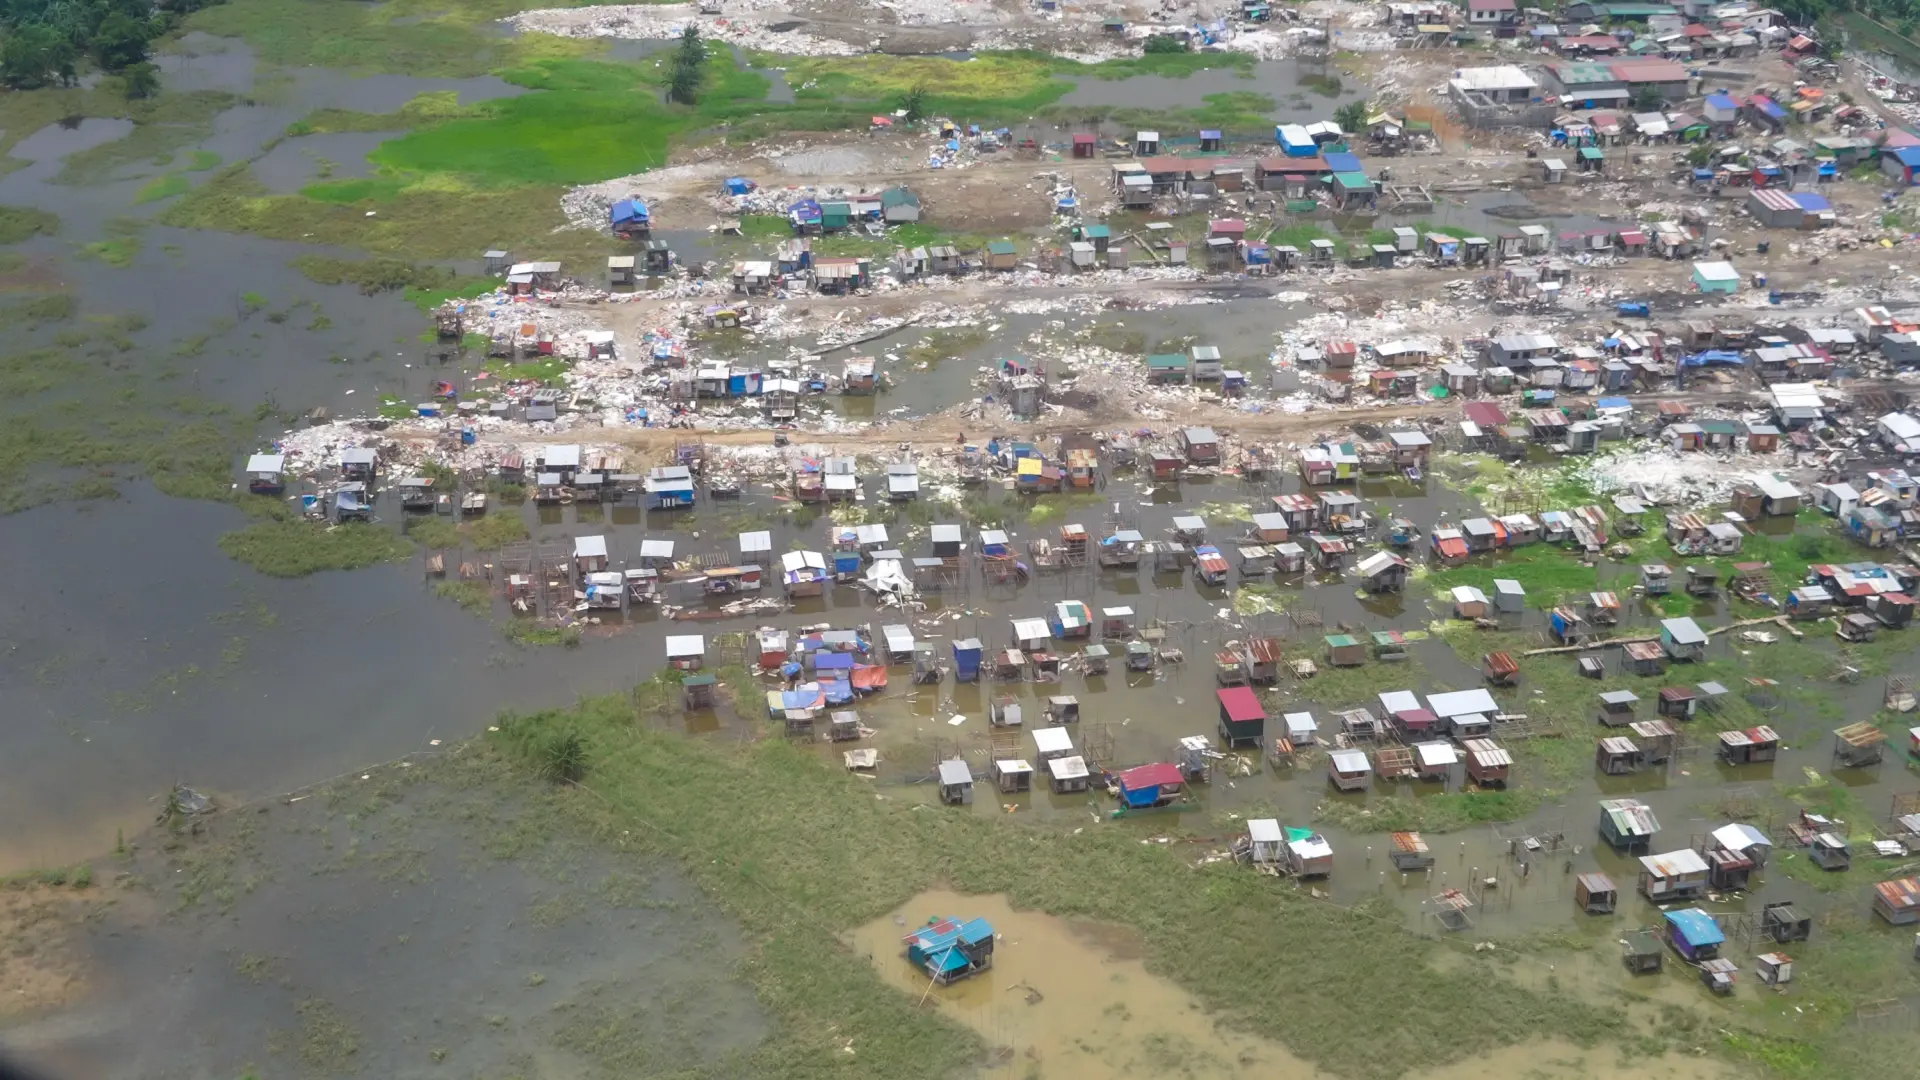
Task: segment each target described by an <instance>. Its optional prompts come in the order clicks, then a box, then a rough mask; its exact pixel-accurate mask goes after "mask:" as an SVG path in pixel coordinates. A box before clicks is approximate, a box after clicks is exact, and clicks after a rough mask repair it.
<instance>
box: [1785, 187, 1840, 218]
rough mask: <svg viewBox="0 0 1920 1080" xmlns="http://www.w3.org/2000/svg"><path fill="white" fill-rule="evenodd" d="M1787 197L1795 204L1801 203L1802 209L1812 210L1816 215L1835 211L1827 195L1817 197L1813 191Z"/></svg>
mask: <svg viewBox="0 0 1920 1080" xmlns="http://www.w3.org/2000/svg"><path fill="white" fill-rule="evenodd" d="M1787 197H1788V198H1789V199H1792V200H1793V201H1794V202H1797V203H1799V204H1800V209H1802V210H1811V211H1813V212H1814V213H1816V214H1818V213H1820V212H1822V211H1826V210H1831V209H1833V204H1832V203H1830V202H1828V201H1827V197H1826V196H1825V195H1815V194H1814V193H1813V192H1811V191H1808V192H1803V193H1801V194H1798V195H1789V196H1787Z"/></svg>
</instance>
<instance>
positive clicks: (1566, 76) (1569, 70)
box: [1553, 62, 1620, 86]
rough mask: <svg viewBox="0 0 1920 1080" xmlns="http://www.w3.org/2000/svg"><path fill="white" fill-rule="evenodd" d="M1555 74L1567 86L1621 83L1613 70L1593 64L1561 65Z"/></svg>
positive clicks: (1555, 69)
mask: <svg viewBox="0 0 1920 1080" xmlns="http://www.w3.org/2000/svg"><path fill="white" fill-rule="evenodd" d="M1553 72H1554V74H1555V75H1557V76H1558V77H1559V79H1560V81H1561V82H1562V83H1564V84H1565V85H1567V86H1585V85H1586V84H1588V83H1610V82H1619V81H1620V77H1619V76H1617V75H1615V74H1614V73H1613V69H1612V68H1610V67H1608V66H1607V65H1605V64H1595V63H1591V62H1581V63H1576V64H1561V65H1559V66H1557V67H1555V68H1554V69H1553Z"/></svg>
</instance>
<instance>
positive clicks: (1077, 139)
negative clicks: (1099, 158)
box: [1073, 133, 1094, 146]
mask: <svg viewBox="0 0 1920 1080" xmlns="http://www.w3.org/2000/svg"><path fill="white" fill-rule="evenodd" d="M1093 141H1094V140H1093V136H1091V135H1087V134H1084V133H1083V134H1079V135H1075V136H1074V137H1073V142H1074V145H1076V146H1087V145H1090V144H1092V142H1093Z"/></svg>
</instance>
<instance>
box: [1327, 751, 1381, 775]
mask: <svg viewBox="0 0 1920 1080" xmlns="http://www.w3.org/2000/svg"><path fill="white" fill-rule="evenodd" d="M1327 757H1328V759H1329V760H1331V761H1332V762H1333V767H1334V770H1335V771H1336V772H1343V773H1364V772H1372V771H1373V765H1372V764H1370V763H1369V762H1368V761H1367V755H1365V754H1363V753H1361V752H1360V751H1358V750H1335V751H1334V752H1333V753H1331V754H1328V755H1327Z"/></svg>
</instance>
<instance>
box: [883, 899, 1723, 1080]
mask: <svg viewBox="0 0 1920 1080" xmlns="http://www.w3.org/2000/svg"><path fill="white" fill-rule="evenodd" d="M948 916H952V917H958V918H963V919H966V918H975V917H979V918H984V919H986V920H987V921H988V922H989V923H991V924H992V925H993V929H994V951H993V967H992V968H991V969H990V970H988V971H986V972H983V973H981V974H979V975H975V976H973V977H972V978H968V979H964V980H961V981H960V982H957V983H954V984H952V985H950V986H944V987H942V986H932V987H929V984H928V980H927V978H926V977H925V976H924V975H922V974H921V973H920V972H919V971H918V970H917V969H915V968H913V967H912V966H910V965H909V964H908V963H907V961H906V956H905V952H906V948H905V944H904V939H905V938H906V936H907V934H908V933H910V932H911V931H912V930H913V928H915V927H917V926H921V925H923V924H925V923H926V922H927V921H928V920H930V919H936V918H943V917H948ZM852 939H853V940H852V944H853V947H854V948H855V949H856V950H858V951H859V952H860V953H862V954H863V955H865V956H866V957H867V958H868V959H869V961H871V962H872V963H873V965H874V967H875V969H876V970H877V971H878V972H879V973H880V975H881V977H882V978H884V979H886V981H887V982H889V983H891V984H893V985H894V986H896V987H898V988H899V989H900V991H901V992H902V993H905V994H910V995H912V996H913V997H914V998H915V999H923V998H924V999H925V1000H927V1001H929V1002H931V1003H932V1004H933V1005H934V1007H936V1008H938V1009H939V1010H940V1011H941V1012H942V1013H944V1014H946V1015H947V1016H950V1017H952V1018H953V1019H955V1020H958V1021H960V1022H961V1023H963V1024H965V1025H967V1026H968V1027H970V1028H972V1029H973V1030H974V1031H976V1032H978V1033H979V1034H980V1036H981V1037H982V1038H984V1039H985V1040H986V1041H987V1043H988V1045H989V1046H990V1047H992V1048H993V1050H994V1051H995V1055H996V1056H995V1065H994V1066H993V1067H991V1068H989V1069H988V1070H987V1072H986V1073H985V1075H986V1076H989V1077H1006V1078H1026V1077H1037V1078H1043V1080H1108V1078H1112V1080H1130V1078H1139V1080H1153V1078H1159V1077H1193V1078H1196V1080H1197V1078H1202V1077H1219V1076H1263V1077H1275V1078H1277V1080H1325V1078H1326V1077H1328V1076H1329V1074H1328V1073H1326V1072H1323V1071H1321V1070H1320V1069H1318V1068H1316V1067H1315V1066H1313V1065H1312V1064H1310V1063H1308V1062H1305V1061H1302V1060H1301V1059H1299V1058H1297V1057H1295V1056H1294V1055H1293V1054H1292V1053H1291V1052H1290V1051H1288V1050H1287V1048H1286V1047H1285V1046H1284V1045H1282V1044H1280V1043H1277V1042H1273V1041H1271V1040H1267V1039H1261V1038H1256V1037H1253V1036H1250V1035H1246V1034H1244V1033H1241V1032H1238V1031H1231V1030H1227V1029H1224V1028H1221V1027H1219V1026H1218V1025H1216V1024H1214V1023H1213V1022H1212V1021H1211V1020H1209V1019H1208V1018H1207V1014H1206V1012H1205V1010H1204V1009H1203V1008H1202V1007H1201V1006H1200V1003H1199V1002H1198V1001H1196V1000H1195V999H1194V998H1193V996H1192V995H1190V994H1188V993H1186V992H1185V991H1184V990H1181V989H1180V988H1179V987H1178V986H1176V985H1174V984H1173V983H1171V982H1168V981H1167V980H1165V979H1162V978H1160V977H1159V976H1156V975H1154V974H1153V973H1151V972H1149V971H1148V970H1146V967H1145V965H1144V964H1143V963H1142V962H1141V960H1140V958H1139V953H1138V949H1137V947H1136V946H1134V945H1133V935H1132V932H1131V931H1129V930H1126V929H1124V928H1118V927H1110V926H1105V925H1102V924H1098V923H1088V922H1083V921H1077V920H1071V919H1062V918H1058V917H1056V916H1052V915H1043V914H1039V913H1036V912H1030V911H1019V910H1015V909H1014V908H1012V907H1010V906H1008V904H1007V900H1006V897H1004V896H1001V895H993V896H966V895H961V894H958V893H952V892H946V891H942V890H932V891H929V892H925V893H921V894H920V895H919V896H916V897H914V898H913V899H912V900H911V901H909V902H908V903H906V904H905V905H903V906H902V907H900V908H899V909H898V910H896V911H893V912H891V913H889V914H887V915H884V916H882V917H880V918H878V919H875V920H874V921H873V922H870V923H868V924H867V925H865V926H862V927H860V928H859V929H858V930H855V931H854V933H853V935H852ZM1614 967H1615V968H1616V969H1617V968H1618V965H1614ZM1571 977H1572V973H1571V972H1570V973H1569V979H1571ZM1599 978H1601V979H1603V980H1605V981H1608V982H1611V981H1613V978H1612V976H1611V974H1609V973H1599ZM1635 986H1636V989H1637V990H1639V991H1640V992H1641V993H1645V992H1646V989H1645V988H1644V987H1642V986H1640V985H1639V984H1635ZM1274 1028H1275V1030H1276V1031H1284V1030H1285V1025H1284V1024H1276V1025H1275V1026H1274ZM1409 1064H1413V1063H1409ZM1521 1075H1524V1076H1528V1077H1536V1078H1539V1080H1627V1078H1629V1077H1631V1078H1634V1080H1726V1078H1729V1077H1732V1076H1733V1075H1735V1074H1734V1073H1733V1071H1732V1070H1731V1069H1729V1068H1727V1067H1726V1066H1725V1065H1723V1064H1721V1063H1718V1062H1713V1061H1706V1060H1703V1059H1699V1058H1692V1057H1686V1056H1683V1055H1679V1054H1667V1055H1664V1056H1661V1057H1657V1058H1646V1057H1638V1058H1627V1057H1625V1056H1624V1055H1622V1054H1621V1053H1620V1051H1619V1050H1618V1048H1616V1047H1611V1046H1609V1047H1599V1048H1595V1049H1584V1048H1581V1047H1578V1046H1575V1045H1573V1044H1571V1043H1568V1042H1564V1041H1561V1040H1556V1039H1551V1038H1547V1039H1541V1040H1539V1041H1536V1042H1530V1043H1524V1044H1521V1045H1516V1046H1509V1047H1504V1048H1499V1049H1492V1050H1486V1051H1482V1052H1480V1053H1477V1054H1476V1055H1475V1056H1474V1057H1473V1058H1472V1059H1470V1060H1467V1061H1462V1062H1458V1063H1455V1064H1453V1065H1447V1066H1442V1067H1439V1068H1420V1069H1416V1070H1415V1071H1410V1072H1409V1073H1408V1076H1409V1077H1411V1078H1414V1080H1471V1078H1476V1077H1483V1076H1521Z"/></svg>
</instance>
